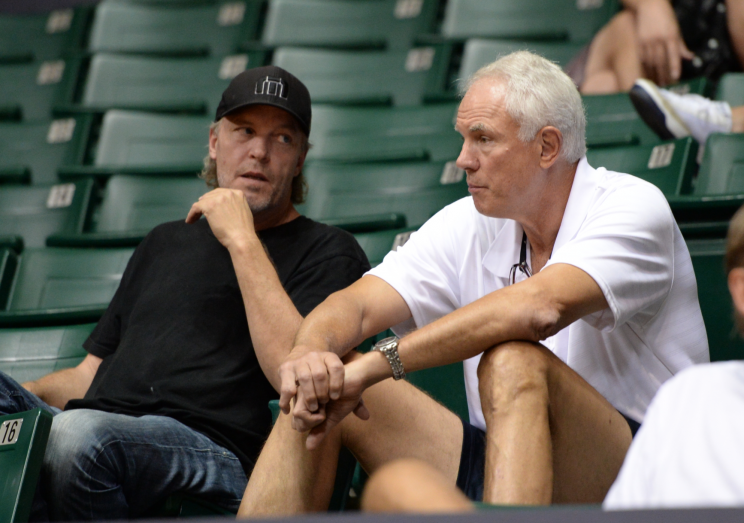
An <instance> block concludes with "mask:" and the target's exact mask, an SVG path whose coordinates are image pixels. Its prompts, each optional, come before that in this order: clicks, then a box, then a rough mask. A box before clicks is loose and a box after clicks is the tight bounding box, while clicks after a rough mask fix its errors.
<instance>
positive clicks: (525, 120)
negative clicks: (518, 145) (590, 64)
mask: <svg viewBox="0 0 744 523" xmlns="http://www.w3.org/2000/svg"><path fill="white" fill-rule="evenodd" d="M484 78H496V79H501V80H504V81H505V82H506V94H505V97H504V102H505V105H506V112H507V113H508V114H509V116H511V117H512V118H513V119H514V121H515V122H516V123H517V125H519V134H518V137H519V139H520V140H521V141H523V142H529V141H530V140H533V139H534V138H535V136H536V135H537V132H538V131H539V130H540V129H542V128H543V127H545V126H546V125H552V126H553V127H555V128H556V129H558V130H559V131H560V132H561V134H562V135H563V150H562V151H561V155H562V156H563V158H565V159H566V160H567V161H569V162H572V163H573V162H577V161H579V160H580V159H581V158H582V157H583V156H584V155H585V154H586V115H585V113H584V106H583V104H582V103H581V95H580V94H579V91H578V89H577V88H576V85H575V84H574V83H573V80H571V78H569V76H568V75H567V74H566V73H564V72H563V71H562V70H561V68H560V67H558V66H557V65H556V64H554V63H553V62H551V61H549V60H546V59H545V58H543V57H542V56H539V55H536V54H534V53H531V52H529V51H517V52H514V53H511V54H508V55H506V56H503V57H500V58H499V59H498V60H496V61H495V62H493V63H490V64H488V65H486V66H483V67H481V68H480V69H478V70H477V71H476V72H475V73H474V74H473V75H472V76H471V77H470V78H468V79H467V81H465V82H463V83H462V84H461V89H460V95H461V96H464V95H465V93H466V92H467V91H468V89H470V87H472V85H473V84H474V83H476V82H477V81H479V80H483V79H484Z"/></svg>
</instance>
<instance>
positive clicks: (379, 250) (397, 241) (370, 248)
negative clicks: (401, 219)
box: [354, 227, 416, 267]
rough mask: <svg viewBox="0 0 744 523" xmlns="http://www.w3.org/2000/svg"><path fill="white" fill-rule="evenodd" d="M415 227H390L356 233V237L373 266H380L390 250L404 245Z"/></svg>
mask: <svg viewBox="0 0 744 523" xmlns="http://www.w3.org/2000/svg"><path fill="white" fill-rule="evenodd" d="M415 230H416V229H415V228H411V227H404V228H402V229H388V230H382V231H372V232H360V233H355V234H354V238H356V241H357V242H358V243H359V246H360V247H361V248H362V250H363V251H364V254H366V255H367V259H368V260H369V263H370V265H371V266H372V267H376V266H378V265H379V264H380V263H382V260H383V259H384V258H385V256H387V254H388V253H389V252H390V251H394V250H396V249H397V248H398V247H400V246H401V245H404V244H405V243H406V242H407V241H408V238H410V236H411V233H412V232H413V231H415Z"/></svg>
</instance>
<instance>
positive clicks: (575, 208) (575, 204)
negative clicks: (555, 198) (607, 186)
mask: <svg viewBox="0 0 744 523" xmlns="http://www.w3.org/2000/svg"><path fill="white" fill-rule="evenodd" d="M598 187H599V177H598V176H597V173H596V170H595V169H593V168H592V166H591V165H589V162H588V161H587V159H586V156H584V157H583V158H582V159H581V160H580V161H579V165H578V166H577V167H576V174H575V175H574V181H573V185H572V186H571V194H570V195H569V196H568V202H567V203H566V210H565V211H564V212H563V220H562V221H561V228H560V229H558V236H557V237H556V239H555V244H554V245H553V252H556V251H557V250H558V249H560V248H561V247H563V246H564V245H565V244H566V243H568V242H569V241H571V240H572V239H573V238H574V236H576V233H578V232H579V228H580V227H581V224H582V223H584V220H585V219H586V215H587V214H588V213H589V208H590V207H591V205H592V202H593V201H594V200H595V199H596V191H597V188H598Z"/></svg>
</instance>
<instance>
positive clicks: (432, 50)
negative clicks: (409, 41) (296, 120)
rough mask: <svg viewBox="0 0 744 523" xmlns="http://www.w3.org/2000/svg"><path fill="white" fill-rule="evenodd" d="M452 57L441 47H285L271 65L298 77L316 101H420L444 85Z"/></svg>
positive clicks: (276, 53) (404, 103)
mask: <svg viewBox="0 0 744 523" xmlns="http://www.w3.org/2000/svg"><path fill="white" fill-rule="evenodd" d="M447 60H449V55H448V54H447V53H445V52H443V47H441V46H437V47H435V46H428V47H417V48H413V49H410V50H391V51H378V50H363V51H356V50H337V49H310V48H301V47H280V48H278V49H277V50H276V51H274V57H273V59H272V63H273V64H274V65H277V66H279V67H282V68H284V69H286V70H288V71H292V74H294V75H295V76H297V78H299V79H300V80H302V82H303V83H304V84H305V85H306V86H307V88H308V90H309V91H310V97H311V98H312V100H313V103H344V104H349V103H363V104H370V103H379V104H389V103H392V104H394V105H417V104H420V103H422V101H423V100H424V98H425V96H426V94H427V93H429V92H433V91H432V90H434V86H439V85H444V83H445V79H444V76H446V73H447V69H446V67H442V64H441V62H442V61H447Z"/></svg>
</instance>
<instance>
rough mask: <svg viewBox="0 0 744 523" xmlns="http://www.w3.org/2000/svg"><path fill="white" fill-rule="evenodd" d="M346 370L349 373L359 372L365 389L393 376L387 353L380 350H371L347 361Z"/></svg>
mask: <svg viewBox="0 0 744 523" xmlns="http://www.w3.org/2000/svg"><path fill="white" fill-rule="evenodd" d="M346 372H347V374H349V373H351V374H358V375H359V379H360V380H361V382H362V383H363V385H364V388H365V389H367V388H369V387H371V386H372V385H374V384H375V383H379V382H381V381H382V380H385V379H387V378H392V377H393V369H392V368H391V367H390V363H388V360H387V358H386V357H385V355H384V354H383V353H381V352H379V351H370V352H368V353H366V354H364V355H363V356H362V357H361V358H357V359H355V360H354V361H352V362H349V363H347V364H346Z"/></svg>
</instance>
